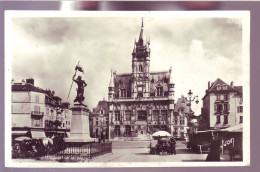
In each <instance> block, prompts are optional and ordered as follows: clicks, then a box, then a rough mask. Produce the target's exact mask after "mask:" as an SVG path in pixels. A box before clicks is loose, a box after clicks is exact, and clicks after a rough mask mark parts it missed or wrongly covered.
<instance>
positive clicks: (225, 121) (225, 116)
mask: <svg viewBox="0 0 260 172" xmlns="http://www.w3.org/2000/svg"><path fill="white" fill-rule="evenodd" d="M227 123H228V116H227V115H224V124H227Z"/></svg>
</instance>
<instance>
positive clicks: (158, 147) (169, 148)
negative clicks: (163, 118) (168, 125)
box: [149, 131, 176, 155]
mask: <svg viewBox="0 0 260 172" xmlns="http://www.w3.org/2000/svg"><path fill="white" fill-rule="evenodd" d="M152 136H153V139H154V141H153V142H151V143H150V145H149V153H150V154H154V155H162V154H173V153H175V143H176V142H175V140H174V139H173V137H172V136H171V135H170V134H169V133H168V132H165V131H159V132H155V133H154V134H153V135H152ZM172 139H173V140H172ZM173 141H174V142H173Z"/></svg>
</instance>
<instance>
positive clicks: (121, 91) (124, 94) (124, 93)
mask: <svg viewBox="0 0 260 172" xmlns="http://www.w3.org/2000/svg"><path fill="white" fill-rule="evenodd" d="M120 97H126V89H121V90H120Z"/></svg>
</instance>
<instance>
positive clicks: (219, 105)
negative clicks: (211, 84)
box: [217, 104, 222, 112]
mask: <svg viewBox="0 0 260 172" xmlns="http://www.w3.org/2000/svg"><path fill="white" fill-rule="evenodd" d="M221 111H222V104H217V112H221Z"/></svg>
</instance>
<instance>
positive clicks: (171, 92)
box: [168, 67, 174, 110]
mask: <svg viewBox="0 0 260 172" xmlns="http://www.w3.org/2000/svg"><path fill="white" fill-rule="evenodd" d="M168 92H169V95H168V98H169V100H170V104H169V109H170V110H173V109H174V83H173V72H172V67H171V68H170V70H169V84H168Z"/></svg>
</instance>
